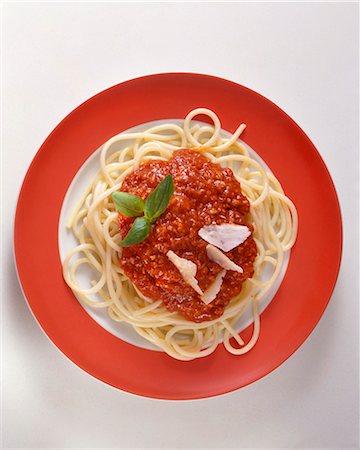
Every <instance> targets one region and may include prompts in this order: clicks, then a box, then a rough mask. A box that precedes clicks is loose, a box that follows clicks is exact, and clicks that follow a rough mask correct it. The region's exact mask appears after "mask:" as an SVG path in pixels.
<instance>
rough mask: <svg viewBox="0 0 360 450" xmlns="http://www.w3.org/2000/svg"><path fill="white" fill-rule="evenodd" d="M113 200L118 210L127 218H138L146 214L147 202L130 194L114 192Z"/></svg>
mask: <svg viewBox="0 0 360 450" xmlns="http://www.w3.org/2000/svg"><path fill="white" fill-rule="evenodd" d="M112 199H113V202H114V204H115V208H116V210H117V211H119V212H121V214H123V215H124V216H126V217H138V216H141V214H142V213H143V212H144V206H145V202H144V200H143V199H142V198H141V197H138V196H137V195H132V194H129V193H128V192H114V193H113V195H112Z"/></svg>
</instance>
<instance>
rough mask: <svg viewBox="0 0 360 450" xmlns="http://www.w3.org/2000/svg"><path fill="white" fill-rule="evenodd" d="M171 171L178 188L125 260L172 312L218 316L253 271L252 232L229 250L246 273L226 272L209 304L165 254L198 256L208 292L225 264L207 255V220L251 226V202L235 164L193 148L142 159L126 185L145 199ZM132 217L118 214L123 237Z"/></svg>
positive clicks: (146, 290)
mask: <svg viewBox="0 0 360 450" xmlns="http://www.w3.org/2000/svg"><path fill="white" fill-rule="evenodd" d="M167 174H171V175H172V178H173V181H174V185H175V192H174V195H173V197H172V198H171V200H170V203H169V205H168V207H167V209H166V211H165V212H164V213H163V214H162V216H161V217H160V218H159V219H158V220H157V221H156V222H155V224H154V226H153V228H152V230H151V232H150V234H149V236H148V237H147V238H146V239H145V240H144V241H143V242H141V243H139V244H136V245H133V246H130V247H124V249H123V252H122V256H121V259H120V264H121V267H122V268H123V270H124V272H125V274H126V275H127V276H128V277H129V278H130V280H131V281H132V282H133V283H134V284H135V285H136V287H137V288H138V289H139V290H140V291H141V292H142V293H143V295H145V296H146V297H149V298H150V299H152V300H154V301H155V300H162V302H163V304H164V305H165V307H166V308H167V309H168V310H169V311H177V312H178V313H180V314H181V315H182V316H184V317H185V318H186V319H187V320H190V321H193V322H204V321H208V320H213V319H216V318H218V317H220V316H221V315H222V314H223V312H224V309H225V307H226V305H227V304H228V303H229V301H230V300H231V299H232V298H233V297H235V296H236V295H238V294H239V293H240V291H241V287H242V283H243V282H244V281H245V280H246V279H247V278H250V277H252V276H253V273H254V269H253V265H254V260H255V257H256V253H257V250H256V244H255V242H254V239H253V237H252V234H251V235H250V236H249V237H248V239H247V240H246V241H245V242H244V243H243V244H241V245H240V246H238V247H236V248H234V249H233V250H231V251H229V252H227V253H225V254H226V255H227V256H228V257H229V258H230V259H231V260H232V261H234V262H235V263H236V264H238V265H239V266H241V267H242V268H243V271H244V272H243V273H238V272H234V271H227V272H226V275H225V277H224V279H223V283H222V286H221V290H220V292H219V293H218V295H217V297H216V298H215V300H213V301H212V302H211V303H210V304H209V305H205V303H203V301H202V300H201V298H200V296H199V295H198V294H197V293H196V292H195V291H194V290H193V289H192V288H191V287H190V286H189V285H188V284H187V283H186V282H185V281H184V279H183V278H182V276H181V275H180V272H179V271H178V269H177V268H176V267H175V266H174V264H173V263H172V262H171V261H170V260H169V259H168V257H167V256H166V253H167V252H168V251H169V250H172V251H174V252H175V253H176V254H177V255H178V256H180V257H182V258H186V259H188V260H191V261H193V262H194V263H195V264H196V265H197V268H198V269H197V274H196V278H197V280H198V282H199V286H200V288H201V289H202V291H205V290H206V289H207V288H208V287H209V286H210V285H211V283H212V282H213V281H214V280H215V278H216V275H217V274H218V273H219V272H220V271H221V270H222V268H221V267H220V266H219V265H218V264H216V263H214V262H212V261H211V260H210V259H209V258H208V257H207V253H206V245H207V244H208V243H207V242H206V241H204V240H203V239H202V238H201V237H200V236H199V235H198V231H199V229H200V228H202V227H203V226H204V225H209V224H218V225H220V224H222V223H234V224H239V225H247V226H248V227H249V228H250V229H251V230H252V227H251V225H249V224H247V223H246V214H247V213H248V212H249V208H250V205H249V201H248V200H247V198H246V197H245V196H244V195H243V194H242V192H241V188H240V184H239V182H238V181H237V180H236V178H235V176H234V174H233V172H232V171H231V169H228V168H227V169H224V168H222V167H221V166H220V165H219V164H214V163H212V162H210V161H209V160H208V159H207V158H206V157H204V156H203V155H201V154H200V153H199V152H197V151H195V150H189V149H182V150H177V151H175V152H174V153H173V156H172V158H171V159H170V160H169V161H150V162H146V163H143V164H141V165H140V166H139V168H138V169H136V170H134V172H132V173H131V174H129V175H128V176H127V177H126V178H125V179H124V182H123V184H122V188H121V189H122V191H124V192H129V193H131V194H135V195H138V196H140V197H142V198H143V199H145V198H146V197H147V196H148V195H149V193H150V192H151V191H153V190H154V189H155V188H156V186H157V185H158V184H159V183H160V182H161V181H162V180H163V178H164V177H165V176H166V175H167ZM133 221H134V219H132V218H128V217H124V216H123V215H122V214H119V229H120V235H121V237H122V238H124V237H125V236H126V234H127V232H128V231H129V228H130V226H131V224H132V223H133Z"/></svg>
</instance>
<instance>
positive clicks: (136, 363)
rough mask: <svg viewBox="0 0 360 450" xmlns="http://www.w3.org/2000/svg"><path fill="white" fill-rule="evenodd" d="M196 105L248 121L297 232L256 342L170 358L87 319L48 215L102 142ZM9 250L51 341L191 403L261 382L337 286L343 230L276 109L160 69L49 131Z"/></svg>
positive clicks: (328, 186) (320, 168)
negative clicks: (290, 205)
mask: <svg viewBox="0 0 360 450" xmlns="http://www.w3.org/2000/svg"><path fill="white" fill-rule="evenodd" d="M200 106H204V107H208V108H210V109H213V110H214V111H215V112H216V113H217V114H218V115H219V117H220V120H221V122H222V127H223V128H224V129H226V130H228V131H230V132H233V131H235V129H236V128H237V126H238V124H239V123H240V122H241V121H243V122H245V123H246V124H247V129H246V130H245V132H244V133H243V135H242V138H243V139H244V141H245V142H247V143H248V144H249V145H250V146H251V147H252V148H253V149H254V150H255V151H256V152H257V153H258V154H259V155H260V156H261V157H262V158H263V159H264V161H265V162H266V163H267V164H268V165H269V167H270V168H271V170H272V171H273V172H274V174H275V175H276V176H277V178H278V179H279V180H280V182H281V183H282V185H283V187H284V189H285V192H286V193H287V195H288V196H289V197H290V198H291V199H292V200H293V201H294V203H295V205H296V207H297V209H298V213H299V233H298V239H297V242H296V245H295V247H294V248H293V250H292V253H291V257H290V262H289V266H288V269H287V272H286V275H285V277H284V279H283V282H282V284H281V286H280V289H279V290H278V292H277V294H276V296H275V298H274V299H273V300H272V302H271V305H270V306H269V307H268V308H267V309H266V311H265V312H264V313H263V314H262V316H261V323H262V329H261V334H260V338H259V341H258V343H257V344H256V346H255V347H254V348H253V349H252V350H251V351H250V352H249V353H248V354H246V355H243V356H240V357H237V356H234V355H230V354H229V353H228V352H226V351H225V350H224V347H223V346H222V345H221V346H219V347H218V348H217V350H216V351H215V352H214V353H213V354H212V355H210V356H208V357H206V358H202V359H199V360H195V361H190V362H180V361H176V360H173V359H172V358H170V357H168V356H167V355H166V354H164V353H161V352H153V351H150V350H145V349H140V348H137V347H134V346H132V345H131V344H128V343H126V342H123V341H121V340H120V339H118V338H116V337H114V336H113V335H111V334H110V333H109V332H107V331H105V330H104V329H103V328H101V327H100V326H99V325H98V324H97V323H96V322H95V321H94V320H93V319H92V318H91V317H90V316H89V315H88V314H87V313H86V312H85V310H84V309H83V308H82V307H81V306H80V304H79V302H78V301H77V300H76V299H75V297H74V296H73V294H72V292H71V290H70V289H69V288H68V287H67V285H66V284H65V282H64V280H63V278H62V274H61V261H60V256H59V250H58V220H59V216H60V211H61V206H62V202H63V199H64V196H65V194H66V191H67V189H68V187H69V185H70V183H71V181H72V179H73V177H74V175H75V174H76V172H77V171H78V170H79V168H80V167H81V166H82V164H83V163H84V161H85V160H86V159H87V158H88V157H89V156H90V155H91V154H92V153H93V152H94V151H95V150H96V149H97V148H99V147H100V145H102V144H103V143H104V142H106V141H107V140H108V139H109V138H110V137H111V136H113V135H114V134H116V133H119V132H121V131H124V130H126V129H128V128H131V127H133V126H135V125H138V124H140V123H144V122H149V121H152V120H159V119H166V118H175V117H178V118H182V117H185V115H186V114H187V113H188V112H189V111H190V110H191V109H193V108H196V107H200ZM44 205H48V206H47V207H44ZM314 248H316V249H317V252H316V254H314V253H313V251H312V249H314ZM14 249H15V262H16V266H17V272H18V276H19V280H20V284H21V286H22V289H23V292H24V296H25V298H26V299H27V303H28V305H29V308H30V310H31V311H32V313H33V315H34V317H35V318H36V319H37V321H38V323H39V325H40V327H41V328H42V329H43V331H44V332H45V333H46V335H47V336H48V337H49V338H50V340H51V341H52V342H53V343H54V344H55V345H56V347H58V348H59V350H60V351H61V352H62V353H63V354H64V355H66V356H67V357H68V358H69V359H70V360H71V361H72V362H74V363H75V364H76V365H78V366H79V367H81V368H82V369H83V370H85V371H86V372H87V373H89V374H90V375H92V376H94V377H96V378H98V379H99V380H101V381H103V382H105V383H107V384H109V385H111V386H114V387H116V388H118V389H121V390H123V391H127V392H130V393H133V394H137V395H140V396H145V397H151V398H158V399H168V400H190V399H199V398H206V397H212V396H216V395H220V394H224V393H227V392H231V391H233V390H236V389H238V388H241V387H243V386H246V385H248V384H250V383H252V382H254V381H256V380H258V379H260V378H262V377H263V376H265V375H267V374H268V373H270V372H271V371H273V370H274V369H275V368H277V367H278V366H279V365H280V364H282V363H283V362H284V361H285V360H286V359H287V358H289V357H290V356H291V355H292V354H293V353H294V352H295V351H296V350H297V349H298V348H299V346H300V345H301V344H302V343H303V342H304V341H305V340H306V338H307V337H308V336H309V334H310V333H311V331H312V330H313V329H314V327H315V326H316V324H317V323H318V321H319V320H320V318H321V316H322V314H323V312H324V310H325V308H326V306H327V304H328V302H329V300H330V297H331V294H332V292H333V289H334V287H335V283H336V279H337V275H338V272H339V268H340V261H341V251H342V223H341V213H340V206H339V202H338V198H337V195H336V191H335V187H334V184H333V182H332V179H331V176H330V174H329V172H328V170H327V168H326V165H325V163H324V162H323V160H322V158H321V156H320V154H319V153H318V151H317V150H316V148H315V147H314V145H313V144H312V142H311V141H310V139H309V138H308V137H307V136H306V134H305V133H304V132H303V131H302V130H301V129H300V127H299V126H298V125H297V124H296V123H295V122H294V121H293V120H292V119H291V118H290V117H289V116H288V115H287V114H286V113H285V112H284V111H282V110H281V109H280V108H279V107H278V106H276V105H275V104H274V103H272V102H271V101H270V100H268V99H266V98H265V97H263V96H262V95H260V94H258V93H256V92H254V91H252V90H250V89H248V88H246V87H244V86H241V85H239V84H236V83H234V82H231V81H228V80H225V79H222V78H218V77H214V76H211V75H204V74H194V73H160V74H154V75H147V76H143V77H139V78H135V79H132V80H129V81H125V82H123V83H120V84H117V85H115V86H113V87H110V88H108V89H106V90H104V91H102V92H100V93H99V94H97V95H95V96H93V97H91V98H90V99H89V100H87V101H85V102H84V103H82V104H81V105H80V106H79V107H78V108H76V109H75V110H74V111H72V112H71V113H70V114H69V115H68V116H66V117H65V118H64V119H63V120H62V121H61V122H60V123H59V125H58V126H57V127H56V128H55V129H54V130H53V131H52V132H51V133H50V135H49V136H48V138H47V139H46V140H45V142H44V143H43V144H42V146H41V147H40V149H39V151H38V152H37V154H36V155H35V157H34V159H33V161H32V163H31V165H30V167H29V169H28V171H27V174H26V176H25V178H24V181H23V184H22V187H21V191H20V194H19V198H18V203H17V208H16V214H15V227H14ZM309 254H310V255H311V258H309ZM33 255H36V257H35V258H34V256H33ZM299 274H300V276H299ZM250 333H251V327H249V328H248V329H247V330H246V331H245V332H244V333H242V336H244V337H245V338H248V337H249V335H250Z"/></svg>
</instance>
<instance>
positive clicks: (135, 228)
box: [120, 217, 151, 247]
mask: <svg viewBox="0 0 360 450" xmlns="http://www.w3.org/2000/svg"><path fill="white" fill-rule="evenodd" d="M150 230H151V224H150V223H149V222H148V221H147V219H146V218H145V217H137V218H136V219H135V222H134V223H133V224H132V225H131V228H130V230H129V232H128V234H127V235H126V236H125V239H123V240H122V241H121V242H120V245H121V246H122V247H130V245H134V244H139V243H140V242H142V241H143V240H144V239H146V238H147V236H148V235H149V233H150Z"/></svg>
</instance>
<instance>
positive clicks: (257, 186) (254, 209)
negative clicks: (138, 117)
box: [63, 108, 297, 361]
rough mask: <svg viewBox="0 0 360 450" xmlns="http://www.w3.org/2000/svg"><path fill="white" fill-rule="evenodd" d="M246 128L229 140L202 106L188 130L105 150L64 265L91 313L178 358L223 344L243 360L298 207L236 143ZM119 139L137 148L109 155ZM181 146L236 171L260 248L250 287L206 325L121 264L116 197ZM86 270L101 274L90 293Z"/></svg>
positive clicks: (173, 129)
mask: <svg viewBox="0 0 360 450" xmlns="http://www.w3.org/2000/svg"><path fill="white" fill-rule="evenodd" d="M199 114H202V115H206V116H208V117H209V118H210V119H211V120H212V121H213V126H210V125H198V124H192V119H193V118H194V117H195V116H197V115H199ZM244 129H245V125H244V124H241V125H240V126H239V127H238V129H237V130H236V131H235V133H234V134H233V135H232V136H231V137H225V136H224V135H223V134H222V132H221V124H220V120H219V118H218V117H217V115H216V114H215V113H214V112H213V111H210V110H208V109H205V108H198V109H195V110H193V111H191V112H190V113H189V114H188V115H187V117H186V118H185V120H184V124H183V126H179V125H177V124H174V123H165V124H161V125H157V126H154V127H151V128H149V129H147V130H146V131H144V132H139V133H127V134H126V133H124V134H118V135H116V136H114V137H113V138H111V139H110V140H109V141H108V142H106V143H105V145H104V146H103V148H102V150H101V155H100V170H99V172H98V174H97V175H96V176H95V178H94V180H93V181H92V183H91V184H90V186H89V187H88V189H87V190H86V192H85V193H84V195H83V197H82V198H81V199H80V202H79V204H78V206H77V207H76V208H75V210H74V212H73V213H72V215H71V217H69V220H68V222H67V227H68V228H69V229H71V231H72V233H73V234H74V236H75V237H76V239H77V241H78V243H79V244H78V246H76V247H75V248H73V249H72V250H71V251H70V253H69V254H68V255H67V256H66V258H65V259H64V262H63V274H64V278H65V280H66V282H67V284H68V285H69V286H70V287H71V289H72V290H73V292H74V293H75V294H76V295H77V296H78V298H80V299H81V300H82V301H83V302H85V303H86V304H87V305H89V306H90V307H93V308H106V309H107V311H108V315H109V317H110V318H111V319H112V320H114V321H116V322H127V323H129V324H131V325H132V326H133V328H134V329H135V330H136V332H137V333H138V334H139V335H140V336H142V337H143V338H144V339H146V340H148V341H150V342H151V343H152V344H154V345H155V346H156V347H158V348H159V349H161V350H163V351H164V352H166V353H167V354H168V355H170V356H172V357H173V358H176V359H179V360H184V361H187V360H192V359H195V358H200V357H204V356H207V355H209V354H211V353H212V352H213V351H214V350H215V349H216V347H217V345H218V344H219V342H223V344H224V346H225V348H226V350H227V351H229V352H230V353H232V354H234V355H241V354H244V353H246V352H248V351H249V350H250V349H251V348H252V347H253V346H254V345H255V343H256V341H257V339H258V336H259V333H260V318H259V308H258V303H259V301H261V299H262V298H263V297H264V296H265V295H266V293H267V292H268V291H269V290H270V289H271V287H272V286H273V284H274V282H275V280H276V278H277V277H278V275H279V273H280V270H281V267H282V264H283V261H284V253H285V252H286V251H288V250H290V249H291V247H292V246H293V245H294V242H295V239H296V233H297V212H296V208H295V206H294V204H293V203H292V202H291V200H290V199H289V198H288V197H286V195H285V194H284V192H283V189H282V187H281V185H280V183H279V181H278V180H277V179H276V178H275V177H274V176H273V175H272V174H271V173H267V172H266V170H265V169H264V168H263V167H262V165H261V164H260V163H259V162H257V161H256V160H255V159H253V158H252V157H251V156H250V155H249V152H248V151H247V149H246V147H245V146H244V145H242V144H241V143H240V142H239V141H238V138H239V136H240V135H241V133H242V132H243V130H244ZM120 141H126V142H129V141H130V142H131V144H130V145H127V146H126V147H125V148H123V149H122V150H119V151H115V152H111V147H112V146H113V144H115V143H117V142H120ZM180 148H194V149H196V150H198V151H199V152H201V153H203V154H204V155H205V156H206V157H207V158H208V159H209V160H211V161H212V162H214V163H218V164H221V165H222V166H224V167H225V166H226V167H230V168H231V169H232V171H233V173H234V175H235V177H236V179H237V180H238V181H239V182H240V184H241V189H242V192H243V193H244V195H246V197H247V198H248V199H249V201H250V205H251V207H250V223H252V225H253V227H254V233H253V237H254V240H255V242H256V245H257V257H256V260H255V263H254V276H253V277H252V278H250V279H247V280H246V281H245V282H244V284H243V287H242V290H241V292H240V294H239V295H238V296H237V297H235V298H233V299H232V300H231V301H230V303H229V304H228V305H227V307H226V308H225V311H224V314H223V315H222V316H221V317H220V318H217V319H215V320H212V321H208V322H202V323H195V322H191V321H188V320H186V319H184V318H183V317H182V316H181V315H180V314H179V313H177V312H169V311H168V310H167V309H166V308H165V307H164V306H163V304H162V302H161V301H160V300H158V301H153V300H150V299H149V298H146V297H144V296H143V295H142V294H141V292H140V291H139V290H138V289H137V288H136V286H135V285H134V284H133V283H132V282H131V280H130V279H129V278H128V277H127V276H126V275H125V274H124V272H123V270H122V268H121V266H120V264H119V257H120V255H121V252H122V247H121V246H119V245H118V242H119V240H120V235H119V230H118V222H117V217H118V213H117V212H116V210H115V207H114V204H113V202H112V198H111V194H112V193H113V192H115V191H118V190H120V189H121V185H122V182H123V180H124V178H125V177H126V176H127V175H128V174H129V173H131V172H132V171H133V170H135V169H136V168H137V167H138V166H139V165H140V164H141V163H143V162H146V161H149V160H162V161H166V160H168V159H169V158H170V157H171V156H172V153H173V151H174V150H177V149H180ZM82 265H88V266H90V267H91V268H92V269H93V270H94V271H95V273H97V274H98V277H97V280H92V281H91V285H90V286H89V287H86V288H85V287H82V286H80V285H79V283H78V281H77V272H78V270H79V267H81V266H82ZM266 267H267V268H269V267H270V269H271V270H270V272H271V274H270V275H269V276H268V277H267V279H265V280H264V271H265V268H266ZM267 271H269V269H267ZM94 295H95V296H96V298H95V299H94ZM250 305H252V311H253V317H254V326H253V333H252V337H251V338H250V340H249V342H247V343H244V341H243V340H242V338H241V336H240V335H239V334H238V333H237V331H236V323H237V321H238V320H239V318H240V317H241V316H242V315H243V314H244V312H245V310H246V309H247V307H248V306H250Z"/></svg>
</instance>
